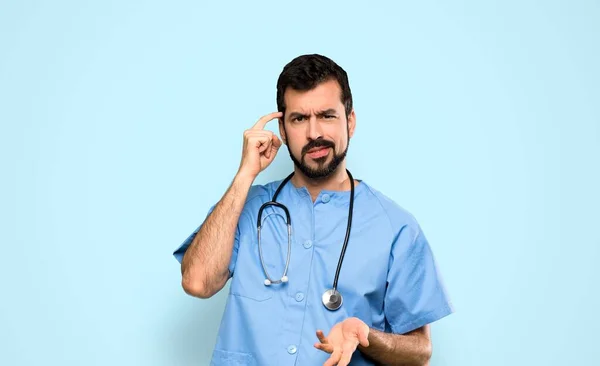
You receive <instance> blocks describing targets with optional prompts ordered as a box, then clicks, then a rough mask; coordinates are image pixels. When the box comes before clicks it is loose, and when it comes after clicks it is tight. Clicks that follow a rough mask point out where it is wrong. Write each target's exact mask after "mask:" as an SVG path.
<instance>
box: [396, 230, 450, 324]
mask: <svg viewBox="0 0 600 366" xmlns="http://www.w3.org/2000/svg"><path fill="white" fill-rule="evenodd" d="M384 312H385V317H386V319H387V321H388V323H389V325H390V327H391V330H392V332H393V333H397V334H404V333H407V332H410V331H412V330H415V329H417V328H419V327H422V326H424V325H426V324H429V323H432V322H434V321H437V320H439V319H441V318H443V317H445V316H447V315H449V314H451V313H453V312H454V309H453V306H452V303H451V301H450V299H449V298H448V294H447V292H446V289H445V288H444V284H443V280H442V277H441V275H440V273H439V269H438V267H437V264H436V261H435V258H434V255H433V253H432V250H431V248H430V246H429V243H428V241H427V238H426V237H425V234H424V233H423V232H422V231H421V228H420V227H419V226H418V225H416V228H413V227H410V226H406V227H404V228H403V229H402V230H400V232H399V234H398V235H397V236H396V238H395V240H394V243H393V246H392V255H391V257H390V267H389V272H388V288H387V291H386V295H385V303H384Z"/></svg>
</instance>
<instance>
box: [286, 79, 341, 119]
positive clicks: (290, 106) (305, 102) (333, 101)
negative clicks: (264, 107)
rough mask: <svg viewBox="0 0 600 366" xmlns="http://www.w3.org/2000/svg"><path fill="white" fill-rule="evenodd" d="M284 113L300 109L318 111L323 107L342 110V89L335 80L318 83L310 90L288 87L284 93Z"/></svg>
mask: <svg viewBox="0 0 600 366" xmlns="http://www.w3.org/2000/svg"><path fill="white" fill-rule="evenodd" d="M284 101H285V106H286V114H289V113H291V112H300V111H304V112H307V111H313V110H315V111H318V110H325V109H330V108H333V109H338V110H343V108H344V105H343V104H342V89H341V88H340V85H339V84H338V82H337V80H335V79H333V80H328V81H326V82H323V83H320V84H319V85H317V86H316V87H315V88H313V89H311V90H303V91H300V90H295V89H291V88H288V89H286V91H285V94H284Z"/></svg>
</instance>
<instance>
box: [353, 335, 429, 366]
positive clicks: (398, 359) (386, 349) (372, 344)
mask: <svg viewBox="0 0 600 366" xmlns="http://www.w3.org/2000/svg"><path fill="white" fill-rule="evenodd" d="M426 331H427V330H426V329H425V330H423V331H421V330H419V331H418V332H414V333H409V334H407V335H401V334H392V333H385V332H382V331H380V330H376V329H373V328H371V329H370V330H369V337H368V340H369V346H368V347H363V346H360V345H359V346H358V350H359V351H360V352H362V353H363V354H364V355H365V356H367V357H368V358H370V359H372V360H373V361H375V362H377V363H379V364H382V365H402V366H408V365H415V366H416V365H419V366H424V365H429V359H430V358H431V342H430V340H429V337H428V336H427V334H425V332H426Z"/></svg>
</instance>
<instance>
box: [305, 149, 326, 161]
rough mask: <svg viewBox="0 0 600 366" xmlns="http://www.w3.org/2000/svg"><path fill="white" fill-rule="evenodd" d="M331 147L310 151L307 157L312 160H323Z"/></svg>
mask: <svg viewBox="0 0 600 366" xmlns="http://www.w3.org/2000/svg"><path fill="white" fill-rule="evenodd" d="M329 149H330V148H329V147H316V148H313V149H310V150H308V152H307V153H306V155H308V156H309V157H310V158H311V159H318V158H322V157H323V156H325V155H327V154H329Z"/></svg>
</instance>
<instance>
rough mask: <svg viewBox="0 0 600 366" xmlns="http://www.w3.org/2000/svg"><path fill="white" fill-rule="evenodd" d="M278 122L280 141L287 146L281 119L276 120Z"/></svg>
mask: <svg viewBox="0 0 600 366" xmlns="http://www.w3.org/2000/svg"><path fill="white" fill-rule="evenodd" d="M278 120H279V136H281V141H282V142H283V143H284V144H286V145H287V136H286V135H285V128H284V126H283V118H278Z"/></svg>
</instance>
